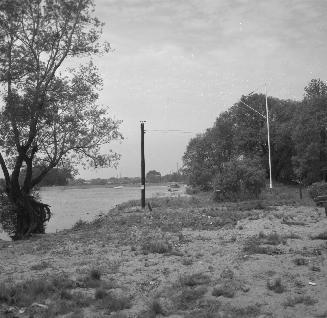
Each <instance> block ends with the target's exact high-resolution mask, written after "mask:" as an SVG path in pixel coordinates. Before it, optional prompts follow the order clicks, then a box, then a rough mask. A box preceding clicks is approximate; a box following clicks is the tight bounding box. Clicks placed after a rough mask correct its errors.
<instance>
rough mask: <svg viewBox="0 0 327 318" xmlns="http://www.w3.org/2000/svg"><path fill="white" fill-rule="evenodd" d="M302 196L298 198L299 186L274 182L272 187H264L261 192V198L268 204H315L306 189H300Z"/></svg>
mask: <svg viewBox="0 0 327 318" xmlns="http://www.w3.org/2000/svg"><path fill="white" fill-rule="evenodd" d="M302 193H303V198H302V199H300V195H299V188H298V187H297V186H290V185H282V184H278V183H275V184H274V187H273V188H272V189H266V190H265V191H263V192H262V194H261V199H262V200H264V201H265V202H266V203H267V204H268V205H270V206H278V205H293V206H294V205H295V206H299V205H302V206H303V205H305V206H315V203H314V201H313V200H312V199H311V197H310V195H309V193H308V191H307V189H305V188H303V189H302Z"/></svg>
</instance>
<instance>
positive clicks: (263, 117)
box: [240, 100, 267, 119]
mask: <svg viewBox="0 0 327 318" xmlns="http://www.w3.org/2000/svg"><path fill="white" fill-rule="evenodd" d="M240 102H241V103H242V104H243V105H245V106H246V107H248V108H250V109H252V110H253V111H254V112H256V113H257V114H259V115H260V116H261V117H263V118H264V119H267V117H266V116H265V115H262V114H261V113H260V112H258V111H257V110H256V109H254V108H253V107H251V106H249V105H248V104H246V103H244V102H243V101H242V100H240Z"/></svg>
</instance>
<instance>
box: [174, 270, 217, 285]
mask: <svg viewBox="0 0 327 318" xmlns="http://www.w3.org/2000/svg"><path fill="white" fill-rule="evenodd" d="M210 280H211V279H210V277H209V276H208V275H206V274H203V273H195V274H192V275H185V276H182V277H180V279H179V282H180V285H181V286H190V287H193V286H197V285H204V284H209V283H210Z"/></svg>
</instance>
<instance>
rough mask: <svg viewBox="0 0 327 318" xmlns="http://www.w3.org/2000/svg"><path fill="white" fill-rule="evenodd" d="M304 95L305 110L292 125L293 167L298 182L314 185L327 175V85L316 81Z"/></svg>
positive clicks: (306, 89)
mask: <svg viewBox="0 0 327 318" xmlns="http://www.w3.org/2000/svg"><path fill="white" fill-rule="evenodd" d="M304 91H305V95H304V99H303V101H302V105H301V108H300V109H299V111H298V112H297V114H296V116H295V118H294V121H293V122H292V126H293V130H292V139H293V140H294V144H295V154H294V156H293V164H294V167H295V171H296V174H297V177H298V179H300V180H303V181H305V182H306V183H312V182H315V181H318V180H320V179H321V178H322V177H323V174H326V171H327V140H326V138H327V132H326V122H327V85H326V83H325V82H323V81H322V80H320V79H313V80H311V81H310V83H309V84H308V85H307V86H306V87H305V89H304ZM324 177H325V178H326V175H325V176H324ZM326 181H327V180H326Z"/></svg>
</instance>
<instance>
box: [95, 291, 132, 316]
mask: <svg viewBox="0 0 327 318" xmlns="http://www.w3.org/2000/svg"><path fill="white" fill-rule="evenodd" d="M131 300H132V299H131V297H129V296H123V295H120V296H117V295H115V294H113V293H108V294H107V295H104V297H103V298H99V299H98V304H97V306H98V307H99V308H101V309H105V310H106V311H107V312H108V313H111V312H115V311H120V310H123V309H128V308H131V307H132V301H131Z"/></svg>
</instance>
